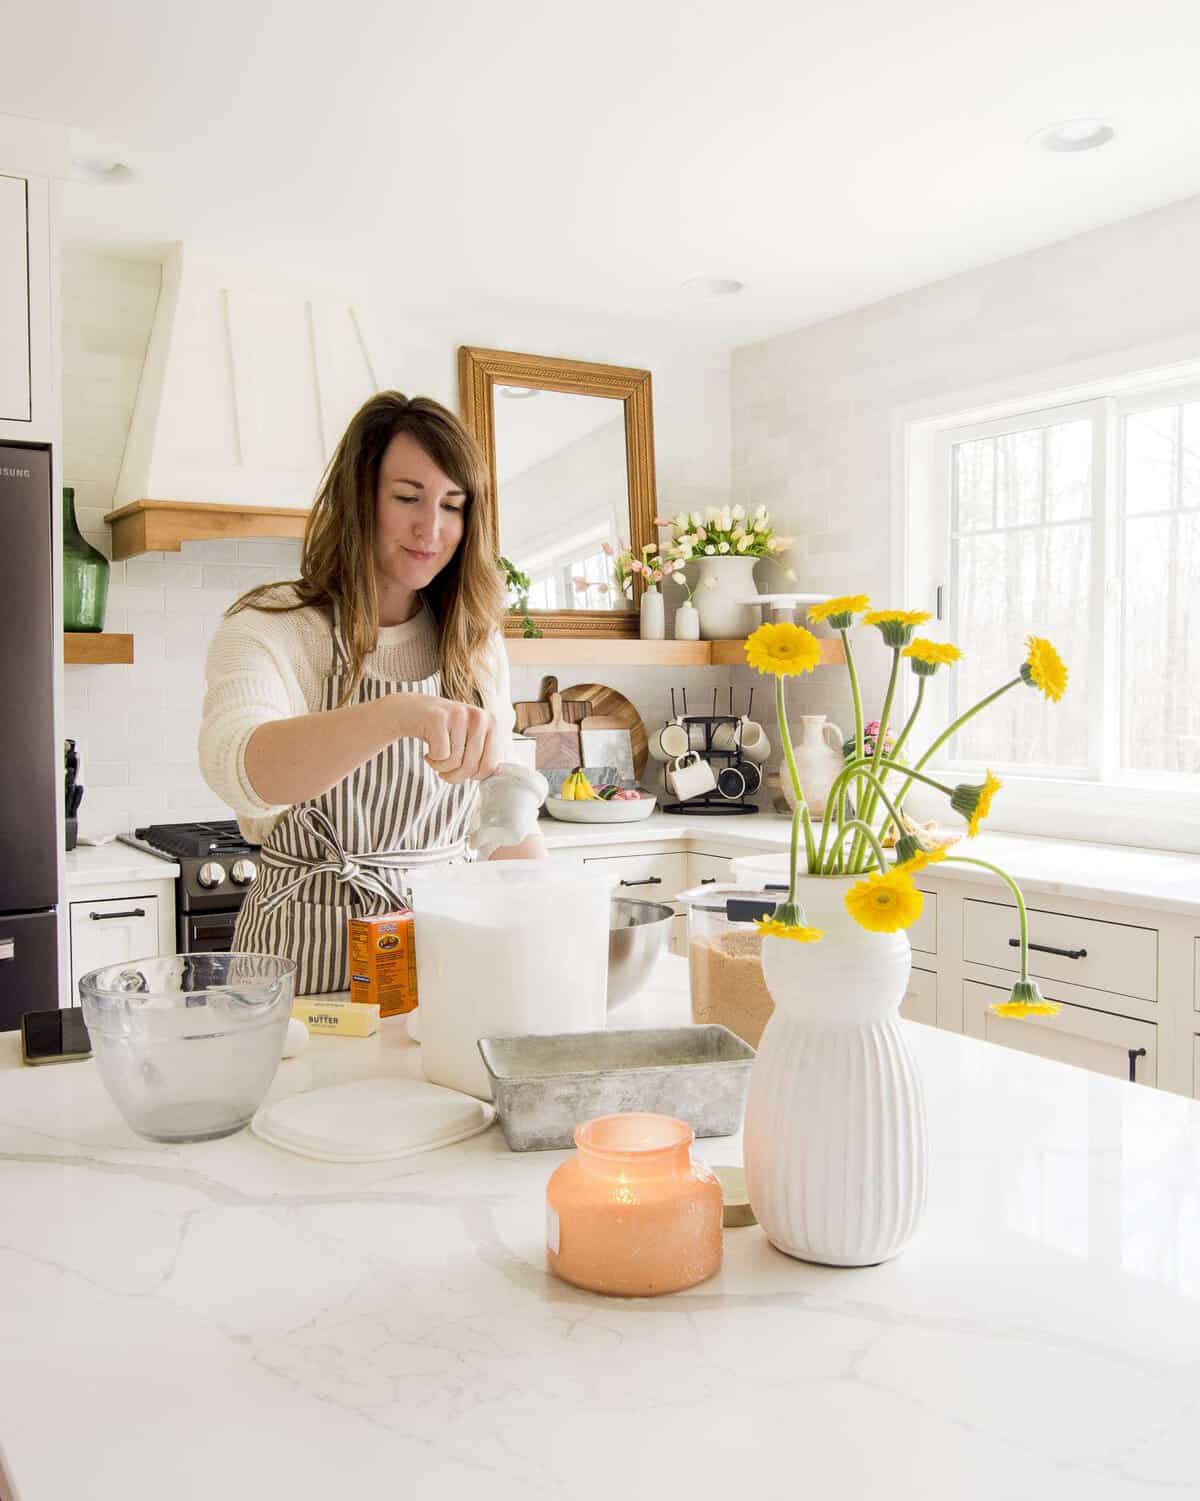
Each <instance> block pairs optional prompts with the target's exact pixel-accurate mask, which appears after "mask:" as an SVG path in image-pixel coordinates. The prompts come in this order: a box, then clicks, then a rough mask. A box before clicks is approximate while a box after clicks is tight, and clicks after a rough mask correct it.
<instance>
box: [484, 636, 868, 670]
mask: <svg viewBox="0 0 1200 1501" xmlns="http://www.w3.org/2000/svg"><path fill="white" fill-rule="evenodd" d="M504 645H505V647H506V648H507V650H508V660H509V662H511V663H512V664H513V666H515V667H559V666H561V667H572V666H580V667H744V666H745V665H746V652H745V645H744V643H743V642H741V641H628V640H621V639H619V638H616V637H614V638H613V639H611V640H606V639H602V638H596V639H590V640H583V639H580V638H578V637H570V636H540V637H534V638H528V639H527V638H525V637H520V636H510V637H508V638H507V639H506V641H505V643H504ZM844 660H845V654H844V653H843V651H842V643H841V642H840V641H838V640H823V641H822V642H821V665H822V666H823V667H827V666H831V665H833V664H835V663H838V662H842V661H844Z"/></svg>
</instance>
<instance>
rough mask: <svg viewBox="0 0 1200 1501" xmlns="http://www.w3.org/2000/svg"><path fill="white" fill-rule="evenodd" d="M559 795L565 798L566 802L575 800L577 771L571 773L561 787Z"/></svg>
mask: <svg viewBox="0 0 1200 1501" xmlns="http://www.w3.org/2000/svg"><path fill="white" fill-rule="evenodd" d="M558 795H559V797H561V798H562V799H563V800H564V802H568V803H573V802H574V801H575V773H574V772H572V773H571V775H570V776H569V777H568V778H567V780H566V781H565V782H564V783H563V784H562V786H561V787H560V788H559V792H558Z"/></svg>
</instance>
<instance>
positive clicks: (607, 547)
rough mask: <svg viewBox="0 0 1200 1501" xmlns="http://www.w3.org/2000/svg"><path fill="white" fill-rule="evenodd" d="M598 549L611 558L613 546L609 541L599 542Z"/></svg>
mask: <svg viewBox="0 0 1200 1501" xmlns="http://www.w3.org/2000/svg"><path fill="white" fill-rule="evenodd" d="M600 551H601V552H602V553H603V554H604V556H605V557H606V558H611V557H612V555H613V546H612V543H611V542H601V544H600Z"/></svg>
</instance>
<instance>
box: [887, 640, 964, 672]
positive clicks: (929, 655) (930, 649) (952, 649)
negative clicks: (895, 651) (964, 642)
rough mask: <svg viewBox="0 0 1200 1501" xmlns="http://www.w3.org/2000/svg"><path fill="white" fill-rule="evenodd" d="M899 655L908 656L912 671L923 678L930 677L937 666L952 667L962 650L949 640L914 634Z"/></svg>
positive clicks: (960, 657)
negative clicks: (931, 639) (927, 637)
mask: <svg viewBox="0 0 1200 1501" xmlns="http://www.w3.org/2000/svg"><path fill="white" fill-rule="evenodd" d="M900 655H901V656H902V657H910V658H911V659H912V669H913V671H914V672H915V673H916V674H917V676H918V677H923V678H931V677H932V676H933V675H934V673H935V672H936V671H937V670H938V668H939V667H952V666H953V665H954V663H955V662H958V661H961V659H962V652H961V651H960V650H959V648H958V647H957V646H952V645H951V644H950V642H949V641H929V640H927V639H926V638H925V637H924V636H915V637H914V638H913V639H912V640H911V641H910V642H909V643H908V645H907V646H906V647H905V648H904V650H903V651H902V652H901V653H900Z"/></svg>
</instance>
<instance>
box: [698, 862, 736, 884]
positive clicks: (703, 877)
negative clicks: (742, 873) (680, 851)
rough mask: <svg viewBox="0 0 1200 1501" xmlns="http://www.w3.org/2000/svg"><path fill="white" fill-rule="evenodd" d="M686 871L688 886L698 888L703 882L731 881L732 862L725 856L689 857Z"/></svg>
mask: <svg viewBox="0 0 1200 1501" xmlns="http://www.w3.org/2000/svg"><path fill="white" fill-rule="evenodd" d="M687 871H688V885H689V886H699V885H701V884H703V883H705V882H709V883H711V882H715V881H723V882H724V881H732V880H733V861H732V860H730V859H729V858H728V856H726V855H689V856H688V857H687Z"/></svg>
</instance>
